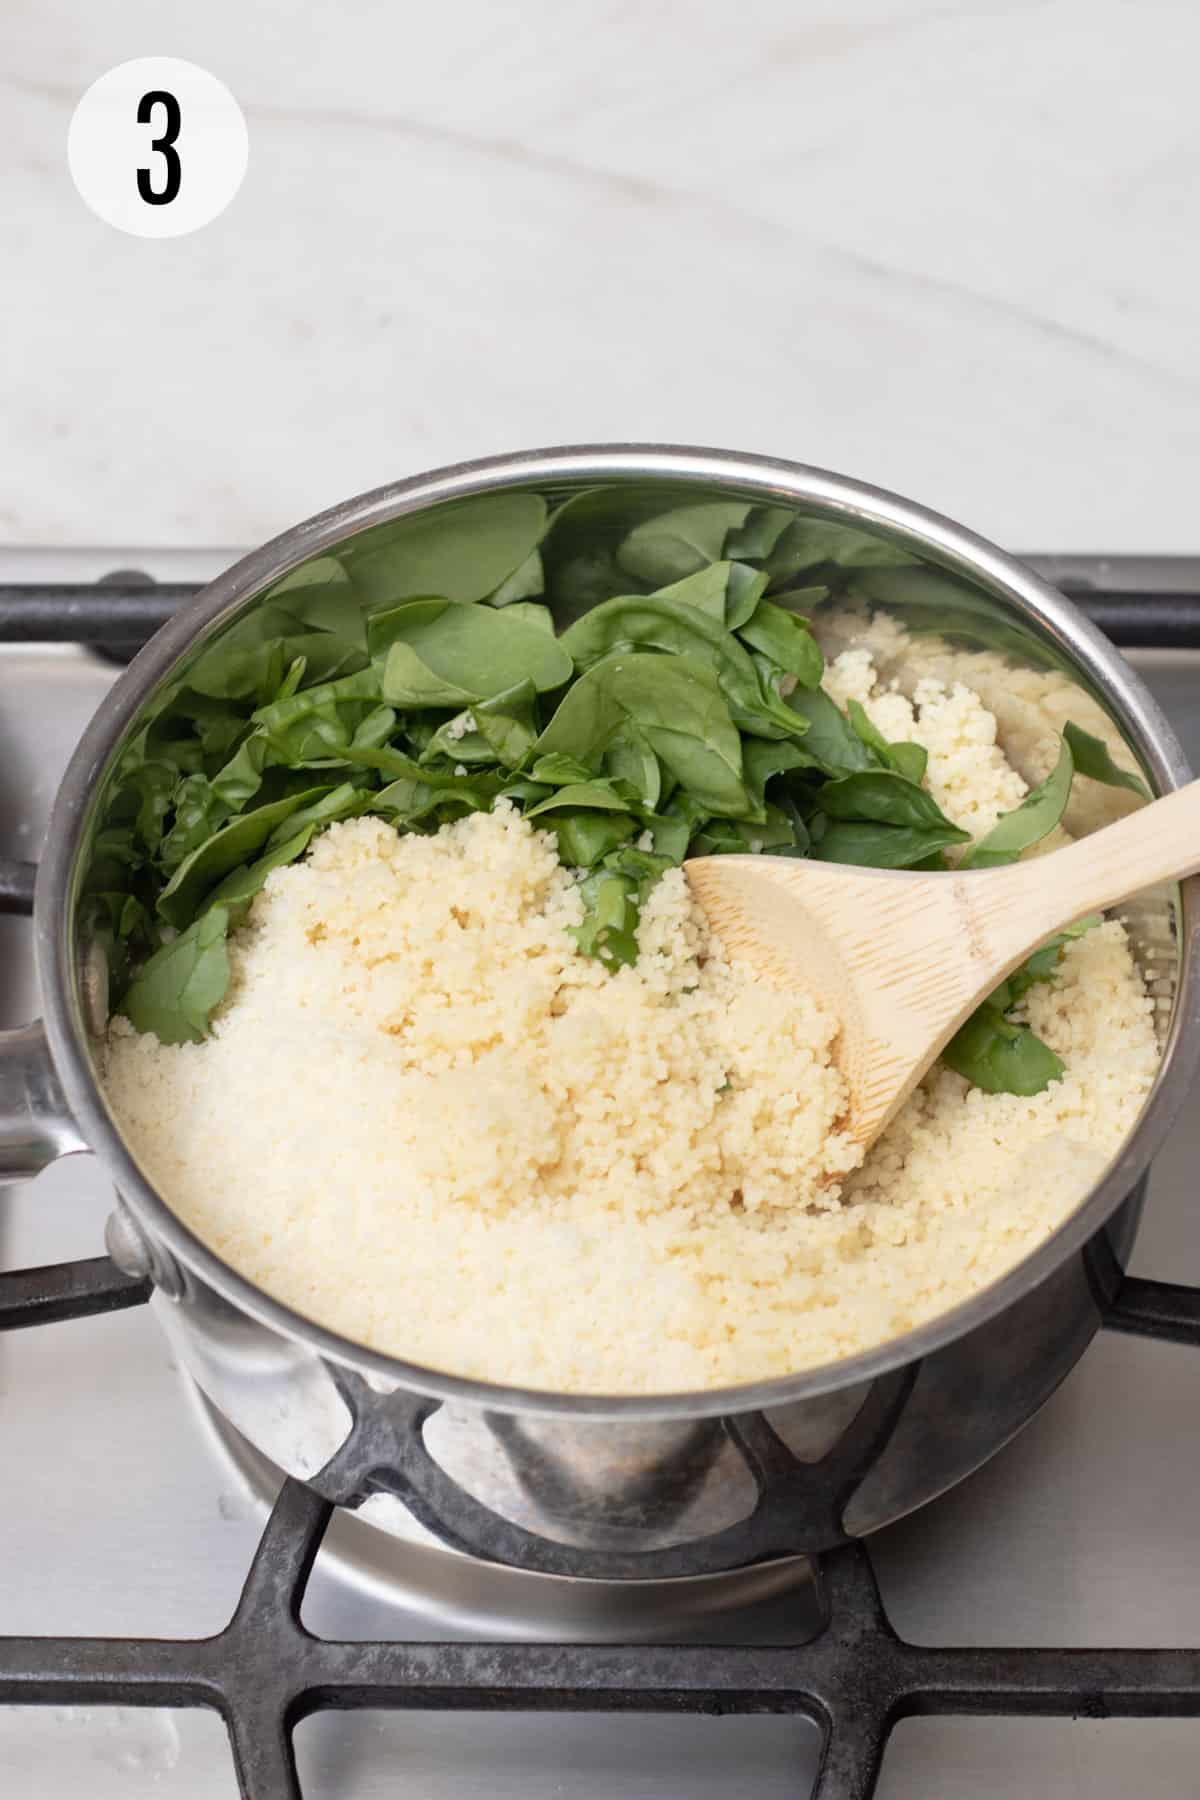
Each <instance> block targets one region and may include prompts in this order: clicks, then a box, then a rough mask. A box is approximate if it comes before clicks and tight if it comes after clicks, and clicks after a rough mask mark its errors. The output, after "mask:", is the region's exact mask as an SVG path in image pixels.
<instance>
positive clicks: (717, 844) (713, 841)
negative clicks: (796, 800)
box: [690, 805, 808, 856]
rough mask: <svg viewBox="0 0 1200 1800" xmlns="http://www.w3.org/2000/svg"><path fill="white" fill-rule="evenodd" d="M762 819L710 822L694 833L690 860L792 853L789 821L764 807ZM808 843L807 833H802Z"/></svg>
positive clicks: (782, 813) (779, 811)
mask: <svg viewBox="0 0 1200 1800" xmlns="http://www.w3.org/2000/svg"><path fill="white" fill-rule="evenodd" d="M765 812H766V817H765V818H763V819H710V820H709V821H708V823H707V825H705V826H704V827H703V829H702V830H700V831H698V832H697V833H696V836H695V837H694V838H693V839H692V841H691V845H690V851H691V854H692V855H693V856H723V855H726V854H729V853H736V854H738V855H745V854H746V853H747V851H748V852H750V854H751V855H757V854H758V853H759V852H760V851H766V852H768V853H770V854H771V855H777V854H778V852H779V851H780V850H782V849H794V848H795V846H796V832H795V829H794V828H793V824H792V820H791V819H790V818H789V816H788V814H787V813H786V812H785V811H784V809H783V808H782V807H780V806H771V805H768V806H767V807H766V808H765ZM804 839H805V843H806V844H807V841H808V833H807V831H806V832H805V833H804Z"/></svg>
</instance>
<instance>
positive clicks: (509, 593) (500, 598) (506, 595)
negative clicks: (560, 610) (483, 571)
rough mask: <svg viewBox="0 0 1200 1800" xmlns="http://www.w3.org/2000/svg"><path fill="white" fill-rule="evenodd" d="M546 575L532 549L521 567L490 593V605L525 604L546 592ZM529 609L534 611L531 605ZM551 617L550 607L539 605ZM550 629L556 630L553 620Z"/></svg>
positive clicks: (535, 552) (539, 609)
mask: <svg viewBox="0 0 1200 1800" xmlns="http://www.w3.org/2000/svg"><path fill="white" fill-rule="evenodd" d="M545 588H546V577H545V573H544V571H543V569H542V559H541V557H540V555H539V554H538V552H537V551H536V550H531V551H530V552H529V555H528V556H527V557H526V558H525V561H524V562H523V563H522V564H521V566H520V568H519V569H514V570H513V572H512V574H511V575H510V576H509V577H508V579H507V581H502V582H501V583H500V586H499V587H498V588H497V589H496V591H495V593H494V594H489V595H488V605H489V606H512V605H513V604H514V603H515V604H519V605H522V606H525V605H526V604H527V602H529V601H530V600H532V599H534V598H536V596H537V595H538V594H541V593H544V592H545ZM528 610H529V611H533V608H532V607H530V608H529V609H528ZM537 610H538V611H544V612H545V614H546V617H547V618H548V619H549V618H550V610H549V608H548V607H539V608H538V609H537ZM549 629H550V630H551V631H553V630H554V623H553V621H552V620H551V623H550V627H549Z"/></svg>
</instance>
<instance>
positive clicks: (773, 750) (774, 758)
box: [742, 738, 817, 801]
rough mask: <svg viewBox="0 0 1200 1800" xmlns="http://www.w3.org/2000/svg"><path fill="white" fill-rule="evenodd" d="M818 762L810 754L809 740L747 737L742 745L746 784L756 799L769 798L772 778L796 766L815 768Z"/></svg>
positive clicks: (796, 767)
mask: <svg viewBox="0 0 1200 1800" xmlns="http://www.w3.org/2000/svg"><path fill="white" fill-rule="evenodd" d="M816 767H817V764H816V763H815V761H814V759H813V758H812V757H811V756H810V755H809V753H808V748H807V739H805V738H802V739H801V740H800V742H799V743H797V742H796V740H795V739H794V738H777V739H770V738H747V739H746V741H745V743H744V744H743V745H742V769H743V773H744V775H745V780H746V786H747V787H748V788H749V790H750V792H751V793H752V794H753V795H754V797H755V799H756V800H759V801H762V800H765V798H766V788H767V783H768V781H771V780H772V779H773V778H774V777H775V776H776V775H784V774H787V773H789V772H790V771H791V770H793V769H812V768H816Z"/></svg>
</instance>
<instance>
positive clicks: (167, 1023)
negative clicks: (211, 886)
mask: <svg viewBox="0 0 1200 1800" xmlns="http://www.w3.org/2000/svg"><path fill="white" fill-rule="evenodd" d="M228 924H229V914H228V912H227V911H226V909H225V908H224V907H223V906H214V907H212V908H211V909H210V910H209V911H208V912H206V913H203V914H202V915H201V917H200V918H198V919H197V920H195V922H194V923H193V924H191V925H189V926H188V928H187V930H186V931H183V932H181V933H180V935H179V936H178V937H177V938H173V939H172V941H171V942H170V943H169V944H164V945H163V947H162V949H161V950H158V951H156V952H155V954H154V955H153V956H152V957H151V958H150V959H149V961H148V962H147V963H146V964H145V965H144V966H143V968H142V969H141V970H140V971H139V973H138V974H137V975H135V976H134V978H133V980H132V981H131V982H130V984H129V986H128V988H127V989H126V990H125V995H124V998H123V999H122V1001H121V1005H120V1010H121V1012H123V1013H124V1015H125V1017H126V1018H127V1019H128V1020H129V1021H130V1023H131V1024H132V1025H133V1026H134V1027H135V1029H136V1030H138V1031H150V1032H153V1034H154V1036H155V1037H156V1038H157V1039H158V1041H159V1043H160V1044H196V1043H199V1042H200V1040H201V1039H202V1038H203V1037H204V1036H205V1034H206V1033H207V1031H208V1022H209V1019H210V1017H211V1016H212V1012H213V1008H214V1007H216V1006H219V1005H220V1003H221V1001H222V1000H223V999H224V998H225V990H226V988H227V987H228V986H229V953H228V951H227V949H226V947H225V932H226V929H227V927H228Z"/></svg>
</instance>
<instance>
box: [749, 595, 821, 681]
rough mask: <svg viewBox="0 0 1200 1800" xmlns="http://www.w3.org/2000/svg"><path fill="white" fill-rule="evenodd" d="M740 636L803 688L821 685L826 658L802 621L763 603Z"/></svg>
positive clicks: (763, 601) (770, 604) (761, 602)
mask: <svg viewBox="0 0 1200 1800" xmlns="http://www.w3.org/2000/svg"><path fill="white" fill-rule="evenodd" d="M738 636H739V637H740V638H741V640H742V642H743V643H745V644H749V645H750V646H751V648H752V649H754V650H758V651H761V653H762V654H763V655H764V656H768V657H770V659H771V661H772V662H773V663H777V664H778V666H779V667H780V668H781V669H784V670H785V671H786V672H787V674H789V675H794V676H795V677H796V680H797V681H798V682H799V683H800V685H801V687H805V688H815V687H819V686H820V682H821V677H822V675H823V674H824V673H825V658H824V657H823V656H822V655H821V650H820V646H819V645H818V643H817V640H816V638H815V637H814V636H813V634H812V632H811V631H810V630H809V629H808V627H807V625H805V624H804V623H803V621H802V620H800V619H798V618H796V617H795V616H794V615H793V614H792V613H790V612H787V611H785V610H784V608H783V607H780V606H774V605H773V604H772V603H771V601H769V600H760V601H759V603H758V605H757V606H756V607H755V609H754V612H753V614H752V615H751V617H750V618H749V619H747V621H746V623H745V624H744V625H743V626H742V627H741V628H740V630H739V632H738Z"/></svg>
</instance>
